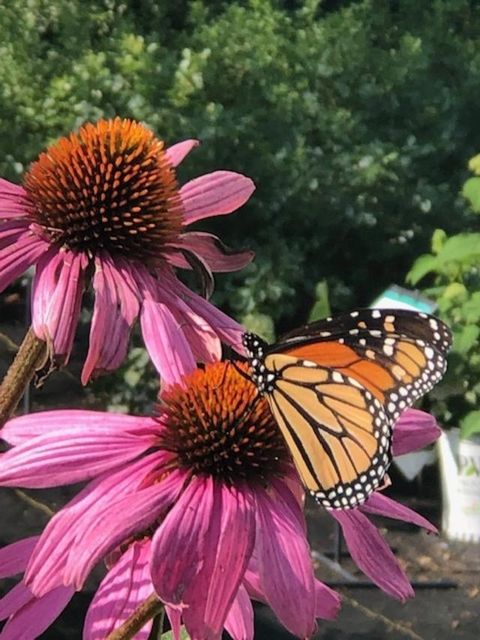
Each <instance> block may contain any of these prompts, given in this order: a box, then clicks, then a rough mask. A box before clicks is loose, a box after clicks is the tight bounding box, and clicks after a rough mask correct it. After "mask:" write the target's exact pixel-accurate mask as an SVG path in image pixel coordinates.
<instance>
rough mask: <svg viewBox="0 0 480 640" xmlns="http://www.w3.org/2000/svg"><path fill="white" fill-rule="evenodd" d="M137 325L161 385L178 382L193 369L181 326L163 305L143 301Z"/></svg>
mask: <svg viewBox="0 0 480 640" xmlns="http://www.w3.org/2000/svg"><path fill="white" fill-rule="evenodd" d="M140 322H141V326H142V335H143V339H144V341H145V345H146V347H147V350H148V353H149V355H150V357H151V359H152V361H153V364H154V365H155V367H156V369H157V371H158V372H159V373H160V376H161V378H162V381H163V383H164V384H172V383H175V382H179V381H180V380H181V378H182V377H183V376H184V375H186V374H188V373H191V372H192V371H194V370H195V369H196V366H197V364H196V362H195V358H194V357H193V354H192V350H191V348H190V345H189V344H188V342H187V339H186V338H185V335H184V333H183V331H182V327H181V325H180V324H179V323H178V321H177V319H176V318H175V316H174V314H173V313H172V312H171V311H170V309H169V308H168V307H167V305H165V304H163V303H162V302H154V301H153V300H148V299H147V300H144V302H143V305H142V310H141V313H140Z"/></svg>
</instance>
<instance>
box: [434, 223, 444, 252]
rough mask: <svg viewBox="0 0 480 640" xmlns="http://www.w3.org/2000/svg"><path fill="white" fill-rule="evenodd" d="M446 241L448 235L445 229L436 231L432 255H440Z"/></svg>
mask: <svg viewBox="0 0 480 640" xmlns="http://www.w3.org/2000/svg"><path fill="white" fill-rule="evenodd" d="M446 239H447V234H446V233H445V231H444V230H443V229H435V231H434V232H433V235H432V253H435V254H437V253H439V252H440V250H441V249H442V247H443V245H444V242H445V240H446Z"/></svg>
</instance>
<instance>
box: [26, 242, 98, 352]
mask: <svg viewBox="0 0 480 640" xmlns="http://www.w3.org/2000/svg"><path fill="white" fill-rule="evenodd" d="M87 263H88V260H87V257H86V256H85V255H83V254H74V253H72V252H70V251H62V250H60V251H57V250H56V249H55V250H53V251H49V252H48V253H47V254H45V255H44V256H42V257H41V258H40V260H39V261H38V265H37V272H36V274H35V279H34V283H33V292H32V325H33V329H34V331H35V334H36V335H37V336H38V337H39V338H40V339H41V340H45V341H47V342H51V344H52V347H53V351H54V353H55V354H56V355H60V356H63V357H64V359H65V361H66V360H67V359H68V356H69V355H70V351H71V349H72V344H73V338H74V335H75V329H76V326H77V322H78V316H79V314H80V305H81V301H82V294H83V286H84V282H83V279H84V278H83V275H84V270H85V269H86V267H87Z"/></svg>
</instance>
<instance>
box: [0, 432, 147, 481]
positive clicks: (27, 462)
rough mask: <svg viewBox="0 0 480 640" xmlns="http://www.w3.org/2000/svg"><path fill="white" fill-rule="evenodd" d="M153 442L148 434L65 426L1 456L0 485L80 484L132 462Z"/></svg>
mask: <svg viewBox="0 0 480 640" xmlns="http://www.w3.org/2000/svg"><path fill="white" fill-rule="evenodd" d="M155 441H156V439H155V436H154V435H152V433H150V432H149V433H147V434H145V435H142V434H141V433H139V432H137V433H135V432H127V431H124V432H122V431H118V430H116V429H115V427H112V426H109V427H103V428H102V427H100V428H98V427H95V426H90V427H89V429H88V430H86V429H85V428H84V427H83V426H80V427H68V426H65V427H64V428H63V429H58V430H56V431H55V430H52V431H50V432H49V433H46V434H44V435H41V436H38V437H36V438H34V439H32V440H29V441H27V442H24V443H23V444H20V445H18V446H17V447H14V448H13V449H10V450H9V451H7V452H6V453H4V454H3V455H2V464H1V466H0V485H1V486H4V487H11V486H17V487H27V488H31V489H38V488H45V487H54V486H60V485H63V484H73V483H75V482H83V481H85V480H89V479H90V478H93V477H95V476H98V475H100V474H101V473H104V472H105V471H107V470H109V469H114V468H115V467H119V466H120V465H122V464H123V463H125V462H127V461H129V460H133V459H134V458H136V457H137V456H139V455H140V454H141V453H143V452H144V451H146V450H147V449H149V448H150V447H151V446H152V445H153V444H154V443H155Z"/></svg>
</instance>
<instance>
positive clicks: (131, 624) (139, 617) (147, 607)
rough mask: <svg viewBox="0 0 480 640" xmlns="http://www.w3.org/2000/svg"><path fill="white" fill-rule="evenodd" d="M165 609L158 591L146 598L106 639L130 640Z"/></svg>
mask: <svg viewBox="0 0 480 640" xmlns="http://www.w3.org/2000/svg"><path fill="white" fill-rule="evenodd" d="M162 611H163V604H162V602H160V600H159V599H158V597H157V594H156V593H152V595H151V596H150V597H149V598H147V600H145V602H144V603H143V604H141V605H140V606H139V607H138V609H136V610H135V611H134V612H133V613H132V615H131V616H130V617H129V618H128V619H127V620H125V622H124V623H123V624H122V625H121V626H120V627H118V629H115V631H112V633H110V635H108V636H107V638H106V640H130V639H131V638H133V637H134V636H135V634H136V633H138V632H139V631H140V629H141V628H142V627H143V626H144V625H145V624H146V623H147V622H148V621H149V620H151V619H152V618H154V617H155V616H156V615H158V614H159V613H161V612H162Z"/></svg>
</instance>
